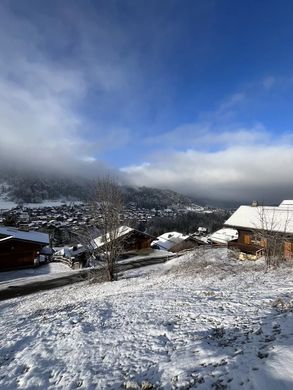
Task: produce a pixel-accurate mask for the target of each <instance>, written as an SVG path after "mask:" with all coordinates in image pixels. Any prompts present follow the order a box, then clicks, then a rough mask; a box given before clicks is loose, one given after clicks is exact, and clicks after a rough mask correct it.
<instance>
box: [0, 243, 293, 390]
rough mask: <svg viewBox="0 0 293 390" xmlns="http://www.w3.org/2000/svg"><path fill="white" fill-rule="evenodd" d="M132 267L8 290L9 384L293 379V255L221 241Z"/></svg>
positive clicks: (4, 349) (265, 385) (202, 384)
mask: <svg viewBox="0 0 293 390" xmlns="http://www.w3.org/2000/svg"><path fill="white" fill-rule="evenodd" d="M123 277H124V279H122V280H119V281H118V282H113V283H104V284H96V285H93V284H91V285H89V284H88V283H78V284H74V285H71V286H67V287H63V288H59V289H56V290H50V291H47V292H41V293H37V294H34V295H30V296H26V297H19V298H15V299H11V300H7V301H3V302H1V303H0V310H1V318H0V333H1V336H2V337H1V340H0V388H1V389H13V390H14V389H121V388H133V389H134V388H137V389H139V388H144V389H145V390H146V389H148V388H152V387H153V388H158V389H176V388H180V389H189V388H199V389H211V388H214V389H225V388H228V389H238V388H239V389H278V388H282V389H283V388H284V389H286V388H288V389H289V388H290V389H291V388H292V387H293V345H292V342H293V326H292V325H293V316H292V310H291V308H292V306H291V303H290V302H291V299H292V291H293V279H292V269H291V267H290V266H283V267H281V268H279V269H277V270H274V271H270V272H264V265H263V263H262V262H261V261H260V262H258V263H249V262H235V260H233V258H230V257H229V255H228V253H227V251H226V250H223V249H217V250H209V251H198V252H197V255H195V254H188V255H185V256H183V257H181V258H178V259H173V260H171V261H169V262H167V263H165V264H162V265H160V266H158V265H156V266H153V267H147V269H142V270H141V271H138V270H134V271H128V272H127V273H125V274H124V276H123ZM278 299H280V301H277V303H276V300H278ZM274 303H275V304H274ZM274 306H275V307H274Z"/></svg>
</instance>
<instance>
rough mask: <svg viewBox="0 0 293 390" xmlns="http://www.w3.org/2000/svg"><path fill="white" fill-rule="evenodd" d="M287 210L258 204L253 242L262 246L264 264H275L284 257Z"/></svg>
mask: <svg viewBox="0 0 293 390" xmlns="http://www.w3.org/2000/svg"><path fill="white" fill-rule="evenodd" d="M289 222H290V214H289V210H286V209H281V210H276V208H274V207H272V208H271V207H264V206H258V221H257V223H256V228H255V231H254V237H255V239H254V243H255V244H257V245H259V246H261V247H262V248H264V256H265V260H266V265H267V266H268V267H270V266H277V265H278V264H279V263H280V261H281V260H282V259H283V257H284V245H285V242H286V239H287V236H288V233H287V228H288V225H289Z"/></svg>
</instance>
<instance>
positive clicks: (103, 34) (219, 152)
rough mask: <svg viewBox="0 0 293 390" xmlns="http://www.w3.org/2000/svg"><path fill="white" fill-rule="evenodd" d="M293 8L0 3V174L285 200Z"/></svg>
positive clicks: (223, 1)
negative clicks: (62, 175)
mask: <svg viewBox="0 0 293 390" xmlns="http://www.w3.org/2000/svg"><path fill="white" fill-rule="evenodd" d="M292 15H293V2H292V1H286V0H280V1H278V2H277V1H270V0H245V1H244V0H239V1H233V0H230V1H228V0H201V1H199V0H184V1H179V0H168V1H167V0H160V1H155V0H148V1H146V0H145V1H143V0H131V1H128V0H119V1H114V0H104V1H98V0H97V1H87V0H82V1H81V0H75V1H65V0H60V1H54V0H52V1H50V2H45V1H31V0H26V1H5V0H3V1H1V3H0V51H1V56H0V162H1V163H2V164H4V162H9V163H10V164H11V163H12V164H15V165H16V166H20V167H24V166H25V167H28V168H29V169H33V168H36V167H37V168H38V169H46V170H50V171H57V172H61V171H62V172H63V171H64V172H75V173H78V174H84V175H88V174H90V175H92V174H98V173H99V172H101V171H103V170H104V169H108V168H109V169H112V170H114V171H115V172H117V173H118V174H119V175H121V176H123V178H124V179H125V181H127V182H128V183H130V184H134V185H146V186H152V187H159V188H169V189H173V190H176V191H179V192H182V193H185V194H189V195H193V196H196V197H198V198H205V199H211V200H213V199H214V200H227V201H238V202H251V201H252V200H259V201H263V202H270V203H272V202H279V201H281V200H282V199H283V198H291V199H292V198H293V125H292V124H293V110H292V108H293V107H292V102H293V23H292Z"/></svg>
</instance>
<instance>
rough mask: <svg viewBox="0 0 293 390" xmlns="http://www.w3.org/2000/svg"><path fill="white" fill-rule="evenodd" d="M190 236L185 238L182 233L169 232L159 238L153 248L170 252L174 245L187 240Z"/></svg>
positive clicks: (154, 242)
mask: <svg viewBox="0 0 293 390" xmlns="http://www.w3.org/2000/svg"><path fill="white" fill-rule="evenodd" d="M187 238H188V236H184V235H183V234H182V233H178V232H168V233H164V234H162V235H161V236H159V237H158V238H157V239H156V240H154V241H153V242H152V244H151V246H152V247H153V246H156V247H159V248H160V249H162V250H167V251H168V250H170V249H171V248H172V247H173V246H174V245H176V244H178V243H179V242H182V241H184V240H185V239H187Z"/></svg>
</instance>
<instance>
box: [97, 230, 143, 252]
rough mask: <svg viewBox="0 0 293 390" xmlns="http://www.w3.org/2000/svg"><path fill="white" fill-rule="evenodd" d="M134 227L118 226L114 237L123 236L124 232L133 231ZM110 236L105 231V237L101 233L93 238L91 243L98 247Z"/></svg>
mask: <svg viewBox="0 0 293 390" xmlns="http://www.w3.org/2000/svg"><path fill="white" fill-rule="evenodd" d="M134 230H135V229H132V228H130V227H128V226H120V227H119V228H118V229H117V232H116V234H115V238H121V237H123V236H125V235H126V234H128V233H130V232H132V231H134ZM109 238H110V234H109V233H107V234H106V238H105V237H104V236H103V235H102V236H100V237H97V238H95V239H94V240H93V244H94V247H95V248H100V247H102V246H103V245H104V244H105V242H106V241H108V240H109Z"/></svg>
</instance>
